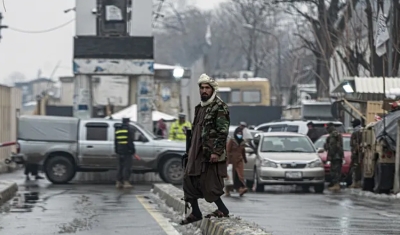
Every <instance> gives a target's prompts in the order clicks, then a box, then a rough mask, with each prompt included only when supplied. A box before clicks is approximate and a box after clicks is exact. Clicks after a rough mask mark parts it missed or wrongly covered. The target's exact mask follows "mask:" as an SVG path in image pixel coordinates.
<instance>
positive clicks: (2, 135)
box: [0, 85, 22, 172]
mask: <svg viewBox="0 0 400 235" xmlns="http://www.w3.org/2000/svg"><path fill="white" fill-rule="evenodd" d="M21 103H22V94H21V91H20V90H19V89H17V88H12V87H7V86H2V85H0V143H3V142H8V141H15V140H16V138H17V116H18V115H19V112H20V110H21ZM14 149H15V147H3V148H0V172H1V171H4V164H3V163H4V159H6V158H7V157H9V156H10V154H11V151H14Z"/></svg>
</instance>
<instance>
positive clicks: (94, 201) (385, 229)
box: [0, 174, 400, 235]
mask: <svg viewBox="0 0 400 235" xmlns="http://www.w3.org/2000/svg"><path fill="white" fill-rule="evenodd" d="M16 175H17V174H11V175H0V178H1V179H7V180H12V179H14V178H15V177H16ZM17 182H18V183H19V184H20V192H19V193H22V194H26V196H25V200H20V201H18V200H16V201H14V202H13V204H14V205H13V206H12V207H10V208H5V209H6V212H3V213H2V214H1V215H0V234H13V235H35V234H38V235H39V234H40V235H47V234H82V235H89V234H90V235H93V234H146V235H170V234H174V235H175V234H178V233H177V232H176V230H175V229H174V227H172V226H171V224H170V223H169V222H168V221H166V219H165V218H164V217H167V218H174V217H179V218H180V216H181V215H180V214H171V212H168V211H161V209H159V208H158V207H157V206H156V205H154V204H155V203H154V201H152V200H150V199H148V198H146V197H147V196H148V195H150V191H149V190H150V188H151V186H150V185H138V186H136V187H135V189H133V190H127V191H123V190H116V189H115V188H114V186H113V185H93V184H70V185H65V186H61V185H52V184H50V183H48V182H47V181H46V180H43V181H41V182H40V183H39V184H38V183H36V182H34V181H33V182H29V183H25V182H24V179H23V176H22V175H17ZM266 189H267V190H266V192H265V193H257V194H255V193H248V194H246V195H245V196H244V197H243V198H240V197H238V196H236V195H235V194H232V197H230V198H225V197H224V201H225V202H226V204H227V205H228V207H229V209H230V210H231V213H232V214H234V215H235V216H240V217H242V218H243V219H246V220H248V221H252V222H255V223H257V224H259V225H261V226H262V227H264V228H266V229H267V230H269V231H271V232H273V234H274V235H293V234H296V235H299V234H300V235H302V234H304V235H314V234H315V235H333V234H334V235H337V234H346V235H347V234H349V235H357V234H363V235H369V234H370V235H378V234H379V235H385V234H388V235H389V234H400V223H399V221H400V200H399V201H385V200H377V199H373V198H366V197H360V196H356V195H352V194H350V193H349V190H345V191H344V192H342V193H339V194H332V193H329V192H326V193H325V194H323V195H319V194H314V193H312V192H310V193H303V192H302V191H301V189H297V188H295V187H291V186H271V187H266ZM17 198H19V199H22V198H20V197H17ZM150 198H152V197H150ZM25 201H26V202H25ZM166 214H169V215H166ZM163 215H164V216H163ZM173 225H174V226H176V224H173ZM176 228H178V227H176ZM178 230H181V228H178ZM183 234H185V233H183ZM187 234H189V233H187ZM190 234H194V232H193V231H192V232H190ZM196 234H197V233H196Z"/></svg>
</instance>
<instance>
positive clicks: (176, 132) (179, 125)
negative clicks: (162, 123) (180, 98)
mask: <svg viewBox="0 0 400 235" xmlns="http://www.w3.org/2000/svg"><path fill="white" fill-rule="evenodd" d="M191 126H192V125H191V124H190V122H188V121H186V115H185V114H184V113H180V114H179V119H178V120H176V121H175V122H174V123H172V125H171V128H170V130H169V139H170V140H177V141H186V130H187V129H191Z"/></svg>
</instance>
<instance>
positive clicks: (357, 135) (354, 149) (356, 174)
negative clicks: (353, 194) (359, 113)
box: [350, 118, 362, 188]
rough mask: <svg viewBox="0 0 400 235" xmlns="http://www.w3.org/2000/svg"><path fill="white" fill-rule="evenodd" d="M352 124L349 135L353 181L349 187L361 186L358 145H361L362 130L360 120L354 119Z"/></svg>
mask: <svg viewBox="0 0 400 235" xmlns="http://www.w3.org/2000/svg"><path fill="white" fill-rule="evenodd" d="M351 124H352V126H353V128H354V129H353V133H352V134H351V137H350V147H351V164H350V166H351V172H353V177H352V178H353V183H352V184H351V185H350V188H361V165H360V160H361V151H360V149H361V148H360V145H361V141H362V140H361V138H362V132H361V124H362V123H361V120H360V119H357V118H356V119H354V120H353V121H352V122H351Z"/></svg>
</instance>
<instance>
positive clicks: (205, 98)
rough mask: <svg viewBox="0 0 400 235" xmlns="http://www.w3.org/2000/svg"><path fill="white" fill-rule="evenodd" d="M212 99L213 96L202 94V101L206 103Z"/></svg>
mask: <svg viewBox="0 0 400 235" xmlns="http://www.w3.org/2000/svg"><path fill="white" fill-rule="evenodd" d="M210 98H211V95H208V94H206V93H203V94H201V101H203V102H205V101H207V100H209V99H210Z"/></svg>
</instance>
